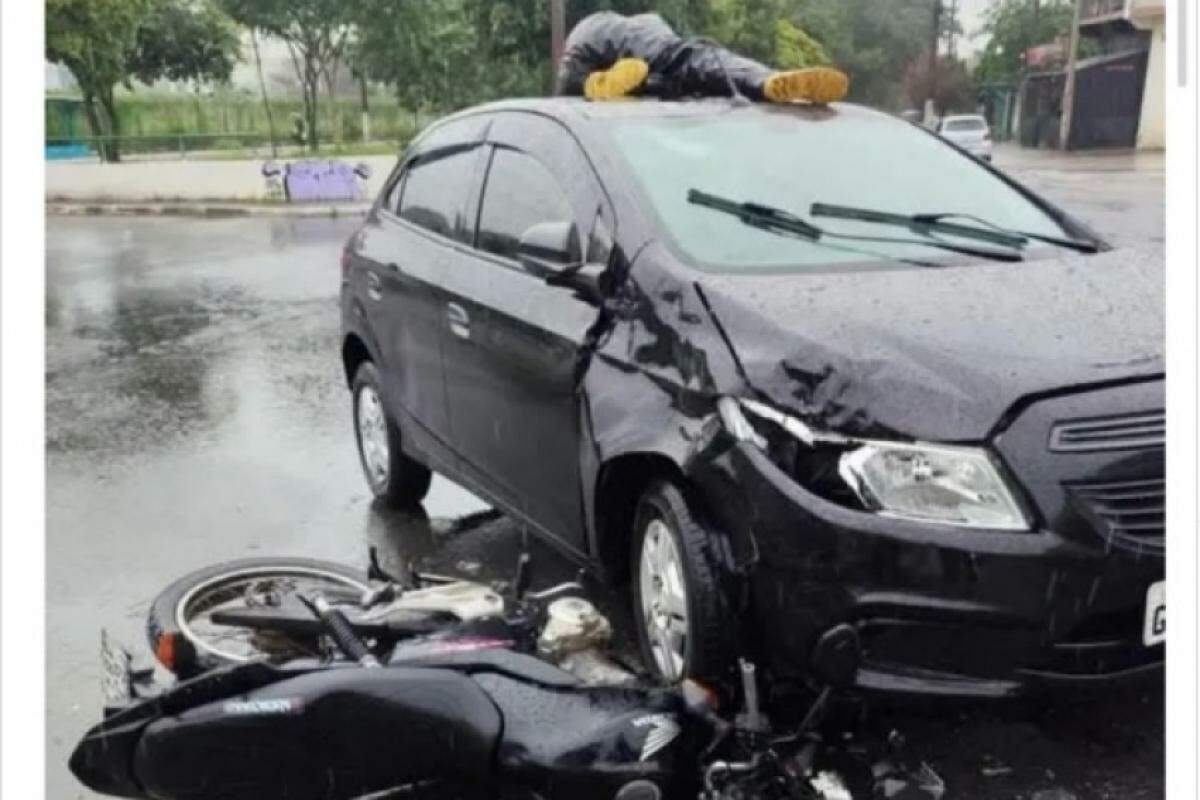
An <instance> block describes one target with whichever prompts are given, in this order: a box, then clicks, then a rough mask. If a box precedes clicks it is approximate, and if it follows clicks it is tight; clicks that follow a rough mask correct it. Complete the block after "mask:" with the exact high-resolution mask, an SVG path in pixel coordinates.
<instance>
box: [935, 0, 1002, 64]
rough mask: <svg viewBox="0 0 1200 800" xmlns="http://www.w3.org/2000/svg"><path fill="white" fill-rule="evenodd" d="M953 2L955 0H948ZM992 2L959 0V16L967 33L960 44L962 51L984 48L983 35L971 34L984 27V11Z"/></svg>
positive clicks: (987, 0) (947, 0) (985, 0)
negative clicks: (973, 35)
mask: <svg viewBox="0 0 1200 800" xmlns="http://www.w3.org/2000/svg"><path fill="white" fill-rule="evenodd" d="M946 2H953V0H946ZM991 4H992V0H958V16H959V20H960V21H961V22H962V27H963V32H964V33H965V34H966V36H965V37H964V41H963V43H962V44H961V45H959V46H960V48H961V52H974V51H976V50H982V49H983V45H984V44H985V39H984V37H983V36H979V37H976V38H974V39H972V38H971V35H972V34H973V33H975V32H977V31H978V30H979V29H980V28H981V27H983V12H984V11H985V10H987V7H988V6H989V5H991Z"/></svg>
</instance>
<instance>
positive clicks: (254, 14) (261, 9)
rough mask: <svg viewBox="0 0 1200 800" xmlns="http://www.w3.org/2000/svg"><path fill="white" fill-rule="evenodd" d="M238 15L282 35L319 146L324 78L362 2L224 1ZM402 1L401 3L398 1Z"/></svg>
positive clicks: (313, 145) (312, 139)
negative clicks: (319, 97)
mask: <svg viewBox="0 0 1200 800" xmlns="http://www.w3.org/2000/svg"><path fill="white" fill-rule="evenodd" d="M220 2H221V5H222V6H223V7H224V9H225V11H226V12H227V13H228V14H229V16H231V17H232V18H233V19H235V20H237V21H238V22H239V23H241V24H242V25H245V26H246V27H248V28H254V29H257V30H260V31H263V32H265V33H268V34H270V35H271V36H275V37H276V38H279V39H282V40H283V41H284V43H285V44H286V45H287V46H288V52H289V53H290V55H291V57H292V64H293V67H294V68H295V70H296V77H297V78H299V80H300V85H301V88H302V89H303V97H304V121H305V130H306V133H307V139H308V146H309V149H311V150H316V149H317V104H318V96H319V92H320V88H321V80H322V78H326V79H327V78H328V76H329V74H330V73H329V70H330V69H332V67H333V66H334V65H335V64H336V63H337V61H338V59H340V58H341V57H342V55H343V52H344V50H345V47H346V44H347V42H348V41H349V37H350V33H351V25H352V23H353V21H354V16H353V11H354V10H355V9H356V8H357V7H358V6H359V5H361V3H360V2H350V1H349V0H220ZM397 5H399V3H397Z"/></svg>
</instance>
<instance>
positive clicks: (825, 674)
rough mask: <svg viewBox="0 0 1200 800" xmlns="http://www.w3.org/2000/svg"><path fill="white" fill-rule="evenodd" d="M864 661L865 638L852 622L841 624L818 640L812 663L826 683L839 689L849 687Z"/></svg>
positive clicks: (822, 680)
mask: <svg viewBox="0 0 1200 800" xmlns="http://www.w3.org/2000/svg"><path fill="white" fill-rule="evenodd" d="M861 662H862V642H861V641H860V640H859V637H858V631H857V630H856V629H855V628H854V627H853V626H851V625H847V624H842V625H837V626H835V627H833V628H830V629H829V630H827V631H825V633H823V634H821V638H820V639H818V640H817V644H816V646H815V647H813V651H812V656H811V659H810V664H811V667H812V673H813V675H815V676H816V677H817V678H818V679H819V680H820V681H821V682H822V683H825V684H827V685H829V686H832V687H834V688H836V689H848V688H850V687H851V686H853V685H854V681H855V679H856V678H857V677H858V667H859V664H860V663H861Z"/></svg>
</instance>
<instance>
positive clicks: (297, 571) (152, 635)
mask: <svg viewBox="0 0 1200 800" xmlns="http://www.w3.org/2000/svg"><path fill="white" fill-rule="evenodd" d="M367 588H368V581H367V576H366V574H365V573H364V572H362V571H360V570H356V569H353V568H351V567H347V566H345V565H342V564H337V563H334V562H332V561H317V560H313V559H307V558H249V559H243V560H239V561H228V562H225V563H223V564H215V565H213V566H210V567H205V568H204V569H200V570H196V571H195V572H192V573H189V574H187V575H184V576H183V577H182V578H180V579H179V580H177V581H175V582H174V583H172V584H171V585H170V586H168V587H167V588H166V589H164V590H163V591H162V592H161V593H160V594H159V595H158V597H156V598H155V599H154V603H153V605H151V607H150V614H149V617H148V618H147V620H146V636H147V638H148V639H149V643H150V650H151V651H152V652H153V653H154V655H155V658H157V659H158V661H159V663H161V664H162V665H163V666H164V667H166V668H167V669H168V670H170V671H171V672H173V673H174V674H175V675H176V676H177V677H179V678H188V677H191V676H193V675H196V674H198V673H200V672H203V671H205V670H208V669H212V668H213V667H218V666H223V665H226V664H236V663H242V662H245V661H250V660H252V659H257V658H263V657H267V658H269V659H271V660H279V661H282V660H286V659H288V658H299V657H303V656H317V655H320V642H319V641H317V640H311V639H310V640H305V639H304V638H296V637H291V636H284V635H282V634H279V633H275V632H272V631H265V630H261V629H254V628H248V627H240V626H236V625H222V624H219V623H217V622H214V621H213V615H214V614H216V613H219V612H236V611H238V610H243V609H249V608H262V607H271V606H275V607H280V608H283V607H285V606H290V607H292V608H295V607H296V605H297V604H298V603H299V601H298V600H297V599H296V595H304V596H306V597H309V598H310V599H311V598H312V597H313V596H315V595H318V594H320V595H322V596H324V597H326V599H329V600H331V601H334V602H336V601H338V600H341V601H344V602H348V603H354V602H357V600H358V598H360V597H361V596H362V594H363V592H364V591H366V590H367Z"/></svg>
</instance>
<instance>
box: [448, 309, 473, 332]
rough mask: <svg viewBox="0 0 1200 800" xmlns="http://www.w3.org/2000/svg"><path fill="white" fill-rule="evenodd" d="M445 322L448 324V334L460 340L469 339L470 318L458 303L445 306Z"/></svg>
mask: <svg viewBox="0 0 1200 800" xmlns="http://www.w3.org/2000/svg"><path fill="white" fill-rule="evenodd" d="M446 320H447V322H449V324H450V332H451V333H453V334H454V335H455V336H457V337H458V338H460V339H470V338H471V317H470V316H469V315H468V314H467V310H466V309H465V308H463V307H462V306H460V305H459V304H458V303H447V304H446Z"/></svg>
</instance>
